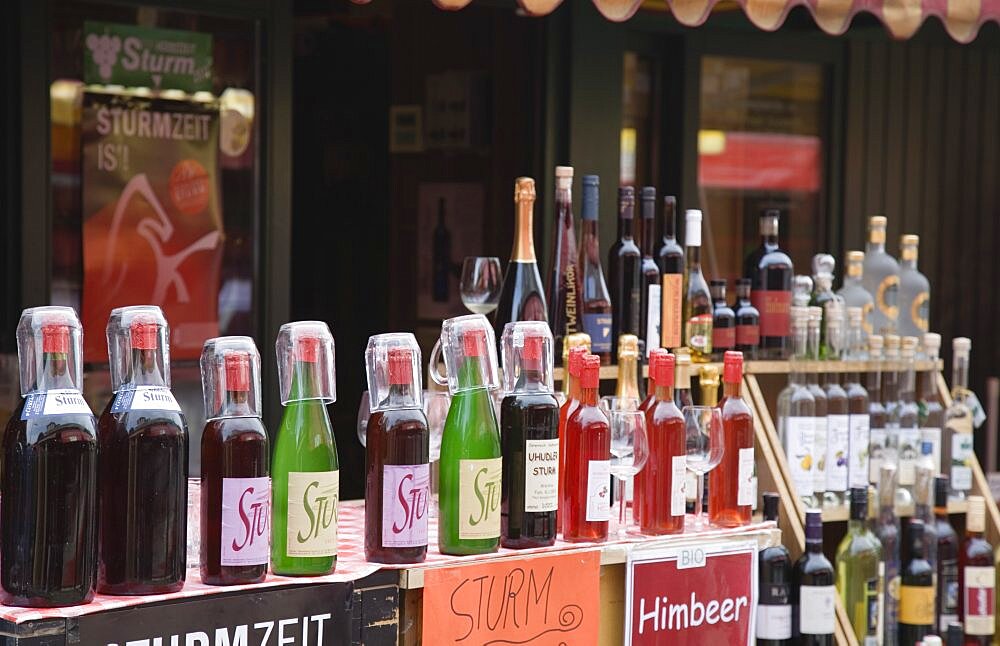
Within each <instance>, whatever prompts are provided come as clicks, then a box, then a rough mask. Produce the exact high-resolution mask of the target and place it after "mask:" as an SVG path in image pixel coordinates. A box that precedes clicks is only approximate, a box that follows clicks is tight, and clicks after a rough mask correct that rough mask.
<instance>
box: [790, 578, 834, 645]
mask: <svg viewBox="0 0 1000 646" xmlns="http://www.w3.org/2000/svg"><path fill="white" fill-rule="evenodd" d="M836 596H837V588H836V587H834V586H832V585H804V586H802V587H801V588H800V589H799V632H801V633H802V634H803V635H832V634H833V632H834V629H835V627H836V623H837V610H836V607H837V606H836V601H835V599H836Z"/></svg>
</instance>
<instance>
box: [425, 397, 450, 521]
mask: <svg viewBox="0 0 1000 646" xmlns="http://www.w3.org/2000/svg"><path fill="white" fill-rule="evenodd" d="M450 407H451V395H449V394H448V392H447V391H440V390H425V391H424V415H425V416H426V417H427V429H428V430H429V431H430V461H431V504H430V505H428V507H429V509H430V515H431V516H432V517H437V511H438V506H437V499H438V484H439V483H438V474H439V471H438V466H439V465H438V462H439V461H440V460H441V436H442V435H443V434H444V423H445V421H447V419H448V409H449V408H450Z"/></svg>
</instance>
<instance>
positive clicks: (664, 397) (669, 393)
mask: <svg viewBox="0 0 1000 646" xmlns="http://www.w3.org/2000/svg"><path fill="white" fill-rule="evenodd" d="M654 392H655V393H656V399H657V400H659V401H661V402H668V401H674V387H673V386H663V385H660V384H656V390H655V391H654Z"/></svg>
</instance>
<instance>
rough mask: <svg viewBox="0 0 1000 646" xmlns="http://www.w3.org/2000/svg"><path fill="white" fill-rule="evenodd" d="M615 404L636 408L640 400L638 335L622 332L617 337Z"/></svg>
mask: <svg viewBox="0 0 1000 646" xmlns="http://www.w3.org/2000/svg"><path fill="white" fill-rule="evenodd" d="M615 398H616V400H617V406H618V407H620V408H621V409H623V410H636V409H637V408H638V407H639V404H640V403H641V402H642V397H641V395H640V393H639V337H637V336H635V335H634V334H623V335H621V336H620V337H618V380H617V383H616V385H615Z"/></svg>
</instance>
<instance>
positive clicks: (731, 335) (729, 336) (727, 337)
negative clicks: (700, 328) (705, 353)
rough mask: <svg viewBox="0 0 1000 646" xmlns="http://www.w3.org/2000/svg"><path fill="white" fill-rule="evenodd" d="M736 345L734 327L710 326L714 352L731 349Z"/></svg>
mask: <svg viewBox="0 0 1000 646" xmlns="http://www.w3.org/2000/svg"><path fill="white" fill-rule="evenodd" d="M735 347H736V328H735V327H715V326H714V325H713V326H712V348H713V349H714V350H715V351H716V352H721V351H723V350H732V349H733V348H735Z"/></svg>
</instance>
